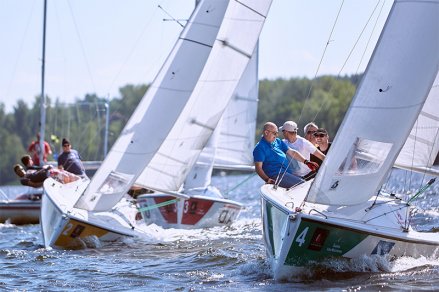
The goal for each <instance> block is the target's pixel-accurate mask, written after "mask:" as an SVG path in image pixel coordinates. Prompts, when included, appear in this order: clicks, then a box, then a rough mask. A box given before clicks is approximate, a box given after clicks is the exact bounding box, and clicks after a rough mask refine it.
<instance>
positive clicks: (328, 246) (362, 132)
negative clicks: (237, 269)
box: [260, 0, 439, 280]
mask: <svg viewBox="0 0 439 292" xmlns="http://www.w3.org/2000/svg"><path fill="white" fill-rule="evenodd" d="M438 72H439V1H437V0H434V1H395V2H394V3H393V6H392V8H391V12H390V14H389V16H388V19H387V21H386V23H385V26H384V28H383V30H382V32H381V35H380V38H379V40H378V43H377V45H376V47H375V50H374V53H373V55H372V57H371V60H370V61H369V64H368V66H367V68H366V71H365V73H364V76H363V79H362V81H361V84H360V85H359V88H358V90H357V92H356V94H355V96H354V99H353V101H352V103H351V105H350V107H349V109H348V112H347V114H346V116H345V118H344V120H343V122H342V125H341V127H340V129H339V130H338V133H337V135H336V137H335V139H334V142H333V144H332V146H331V150H330V151H329V153H328V155H327V156H326V158H325V160H324V162H323V164H322V166H321V168H320V170H319V172H318V174H317V176H316V177H315V179H314V180H311V181H307V182H305V183H303V184H300V185H298V186H295V187H293V188H291V189H284V188H281V187H276V186H274V187H273V185H264V186H262V187H261V189H260V192H261V201H262V206H261V208H262V219H263V234H264V235H263V238H264V244H265V248H266V253H267V255H268V258H269V261H270V263H271V265H272V270H273V273H274V278H275V279H276V280H281V279H291V278H292V277H294V276H295V275H297V274H298V273H300V272H303V270H306V269H307V267H309V266H312V264H314V263H317V264H318V263H321V262H324V261H331V260H332V259H334V258H337V259H346V260H348V259H355V258H362V257H364V256H371V257H387V258H389V259H392V258H395V257H401V256H409V257H414V258H417V257H421V256H424V257H433V258H437V257H438V256H439V254H438V252H439V234H438V233H433V232H419V231H416V230H414V229H413V228H412V227H411V226H410V210H411V209H412V202H413V200H415V199H416V198H417V197H418V195H419V194H421V193H422V191H424V190H425V189H426V188H428V187H429V186H430V185H431V184H432V183H434V179H431V180H430V181H429V182H428V183H427V184H426V185H424V186H423V187H422V188H421V189H420V190H419V191H418V192H417V193H416V194H413V195H412V196H411V197H409V198H405V197H404V196H403V195H401V194H393V193H389V192H386V191H384V190H383V189H382V185H383V184H384V183H385V181H386V179H387V177H388V176H389V174H390V172H391V171H392V167H393V166H396V167H398V166H399V167H404V168H406V169H411V170H413V171H428V172H429V173H430V174H434V175H438V171H437V169H434V168H432V167H431V166H432V164H433V162H434V160H435V158H436V157H437V155H438V142H439V141H438V136H439V122H438V121H439V108H438V107H437V104H438V98H439V95H438V93H439V92H438V82H439V79H438ZM435 80H436V81H435ZM425 125H428V127H425ZM419 134H420V136H419ZM423 138H424V139H423ZM413 155H415V156H414V158H413ZM409 157H410V158H409ZM395 162H396V163H395Z"/></svg>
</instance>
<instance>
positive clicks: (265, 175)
mask: <svg viewBox="0 0 439 292" xmlns="http://www.w3.org/2000/svg"><path fill="white" fill-rule="evenodd" d="M277 135H278V129H277V126H276V124H274V123H272V122H267V123H265V124H264V128H263V130H262V137H261V140H260V141H259V142H258V143H257V144H256V146H255V149H254V150H253V158H254V163H255V170H256V173H257V174H258V175H259V176H260V177H261V178H262V179H263V180H264V181H265V182H266V183H268V184H274V183H275V182H276V179H277V183H278V184H279V186H281V187H284V188H290V187H292V186H295V185H298V184H300V183H303V182H304V180H303V179H302V178H300V177H298V176H295V175H293V174H292V173H293V170H294V169H295V168H297V167H298V164H297V163H298V162H301V163H304V164H306V165H307V166H308V167H309V168H310V169H311V170H313V171H314V170H316V169H317V168H318V164H317V163H315V162H311V161H308V160H306V159H305V157H303V155H302V154H300V153H299V152H297V151H296V150H293V149H291V148H288V146H287V144H285V142H283V141H282V140H281V139H279V138H277ZM287 155H288V156H290V157H291V158H292V159H288V158H287Z"/></svg>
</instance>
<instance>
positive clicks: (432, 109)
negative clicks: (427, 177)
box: [395, 73, 439, 175]
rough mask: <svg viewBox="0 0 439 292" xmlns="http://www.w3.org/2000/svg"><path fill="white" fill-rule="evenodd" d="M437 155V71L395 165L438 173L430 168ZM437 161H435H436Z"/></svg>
mask: <svg viewBox="0 0 439 292" xmlns="http://www.w3.org/2000/svg"><path fill="white" fill-rule="evenodd" d="M438 156H439V73H438V75H436V80H435V81H434V84H433V86H432V87H431V90H430V93H429V94H428V97H427V100H426V101H425V104H424V107H423V108H422V110H421V113H420V114H419V117H418V120H417V121H416V123H415V125H414V126H413V128H412V130H411V132H410V135H409V137H408V139H407V141H406V142H405V144H404V147H403V148H402V150H401V152H400V153H399V156H398V159H396V162H395V166H396V167H400V168H404V169H410V170H414V171H419V172H426V173H432V174H435V175H438V174H439V169H437V168H431V167H432V166H433V165H434V163H435V160H436V159H437V158H438ZM436 163H437V161H436Z"/></svg>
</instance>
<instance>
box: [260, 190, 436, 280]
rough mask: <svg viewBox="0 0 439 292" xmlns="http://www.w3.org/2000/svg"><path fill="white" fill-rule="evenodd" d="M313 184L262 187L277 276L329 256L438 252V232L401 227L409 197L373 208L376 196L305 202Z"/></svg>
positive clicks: (266, 235) (290, 274)
mask: <svg viewBox="0 0 439 292" xmlns="http://www.w3.org/2000/svg"><path fill="white" fill-rule="evenodd" d="M310 184H311V182H306V183H304V184H302V185H299V186H297V187H296V188H293V189H291V190H289V191H287V190H285V189H283V188H278V189H277V190H274V189H273V187H272V186H271V185H264V186H263V187H262V188H261V198H262V206H261V207H262V219H263V234H264V243H265V247H266V252H267V255H268V257H269V259H270V262H271V264H272V269H273V273H274V277H275V279H276V280H282V279H290V278H291V277H294V275H295V274H297V272H299V271H300V270H302V269H303V268H304V267H306V266H308V265H310V264H312V263H318V262H322V261H325V260H329V259H331V258H346V259H353V258H360V257H363V256H389V257H391V258H393V257H401V256H410V257H415V258H416V257H420V256H425V257H433V258H437V257H438V256H439V234H436V233H427V232H416V231H414V230H412V229H409V230H405V229H404V228H403V226H404V219H403V218H405V217H403V215H404V214H405V212H406V208H407V205H406V203H405V202H402V201H401V200H395V199H394V198H393V197H390V196H384V197H379V198H378V200H377V201H376V202H375V204H374V206H373V207H372V208H370V207H371V206H372V204H373V202H374V199H371V200H369V202H366V203H364V204H360V205H356V206H350V207H328V206H324V205H318V204H310V203H306V204H305V205H304V206H301V204H302V202H303V199H304V197H305V195H306V193H307V190H308V188H309V186H310ZM353 195H354V194H353ZM369 208H370V209H369Z"/></svg>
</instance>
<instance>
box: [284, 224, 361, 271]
mask: <svg viewBox="0 0 439 292" xmlns="http://www.w3.org/2000/svg"><path fill="white" fill-rule="evenodd" d="M366 238H367V234H365V233H361V232H355V231H354V230H348V229H344V228H337V227H336V226H329V225H325V224H320V223H317V222H314V221H308V220H306V219H305V220H304V219H302V220H301V221H300V225H299V228H298V229H297V233H296V234H295V236H294V237H293V240H292V242H291V246H290V249H289V251H288V255H287V257H286V259H285V264H286V265H291V266H303V265H305V264H306V263H307V262H309V261H321V260H323V259H326V258H331V257H341V256H343V255H344V254H346V253H347V252H348V251H350V250H351V249H352V248H354V247H355V246H357V245H358V244H360V243H361V242H362V241H363V240H364V239H366Z"/></svg>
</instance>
